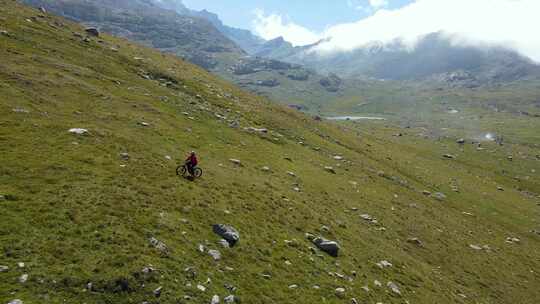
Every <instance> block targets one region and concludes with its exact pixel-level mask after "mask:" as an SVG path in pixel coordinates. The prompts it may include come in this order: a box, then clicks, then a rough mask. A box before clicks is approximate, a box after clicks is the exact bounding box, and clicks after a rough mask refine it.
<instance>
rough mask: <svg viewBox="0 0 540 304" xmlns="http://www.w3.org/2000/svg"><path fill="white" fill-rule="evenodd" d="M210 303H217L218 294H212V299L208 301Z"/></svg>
mask: <svg viewBox="0 0 540 304" xmlns="http://www.w3.org/2000/svg"><path fill="white" fill-rule="evenodd" d="M210 304H219V296H218V295H214V296H213V297H212V300H211V301H210Z"/></svg>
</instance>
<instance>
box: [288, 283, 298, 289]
mask: <svg viewBox="0 0 540 304" xmlns="http://www.w3.org/2000/svg"><path fill="white" fill-rule="evenodd" d="M296 288H298V285H296V284H293V285H289V289H296Z"/></svg>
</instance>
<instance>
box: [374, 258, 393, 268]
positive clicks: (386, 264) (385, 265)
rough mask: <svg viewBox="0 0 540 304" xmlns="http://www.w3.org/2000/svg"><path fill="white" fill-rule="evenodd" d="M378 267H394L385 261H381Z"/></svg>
mask: <svg viewBox="0 0 540 304" xmlns="http://www.w3.org/2000/svg"><path fill="white" fill-rule="evenodd" d="M377 266H379V268H386V267H392V266H393V265H392V263H390V262H388V261H386V260H384V261H380V262H379V263H377Z"/></svg>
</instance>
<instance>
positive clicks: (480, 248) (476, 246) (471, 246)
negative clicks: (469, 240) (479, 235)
mask: <svg viewBox="0 0 540 304" xmlns="http://www.w3.org/2000/svg"><path fill="white" fill-rule="evenodd" d="M469 247H470V248H472V249H474V250H482V247H480V246H478V245H473V244H471V245H469Z"/></svg>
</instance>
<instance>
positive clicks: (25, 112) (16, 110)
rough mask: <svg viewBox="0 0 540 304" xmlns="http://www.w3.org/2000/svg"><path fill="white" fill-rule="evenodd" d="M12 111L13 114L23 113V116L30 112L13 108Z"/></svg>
mask: <svg viewBox="0 0 540 304" xmlns="http://www.w3.org/2000/svg"><path fill="white" fill-rule="evenodd" d="M12 111H13V112H15V113H23V114H28V113H30V111H28V110H26V109H23V108H14V109H12Z"/></svg>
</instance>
